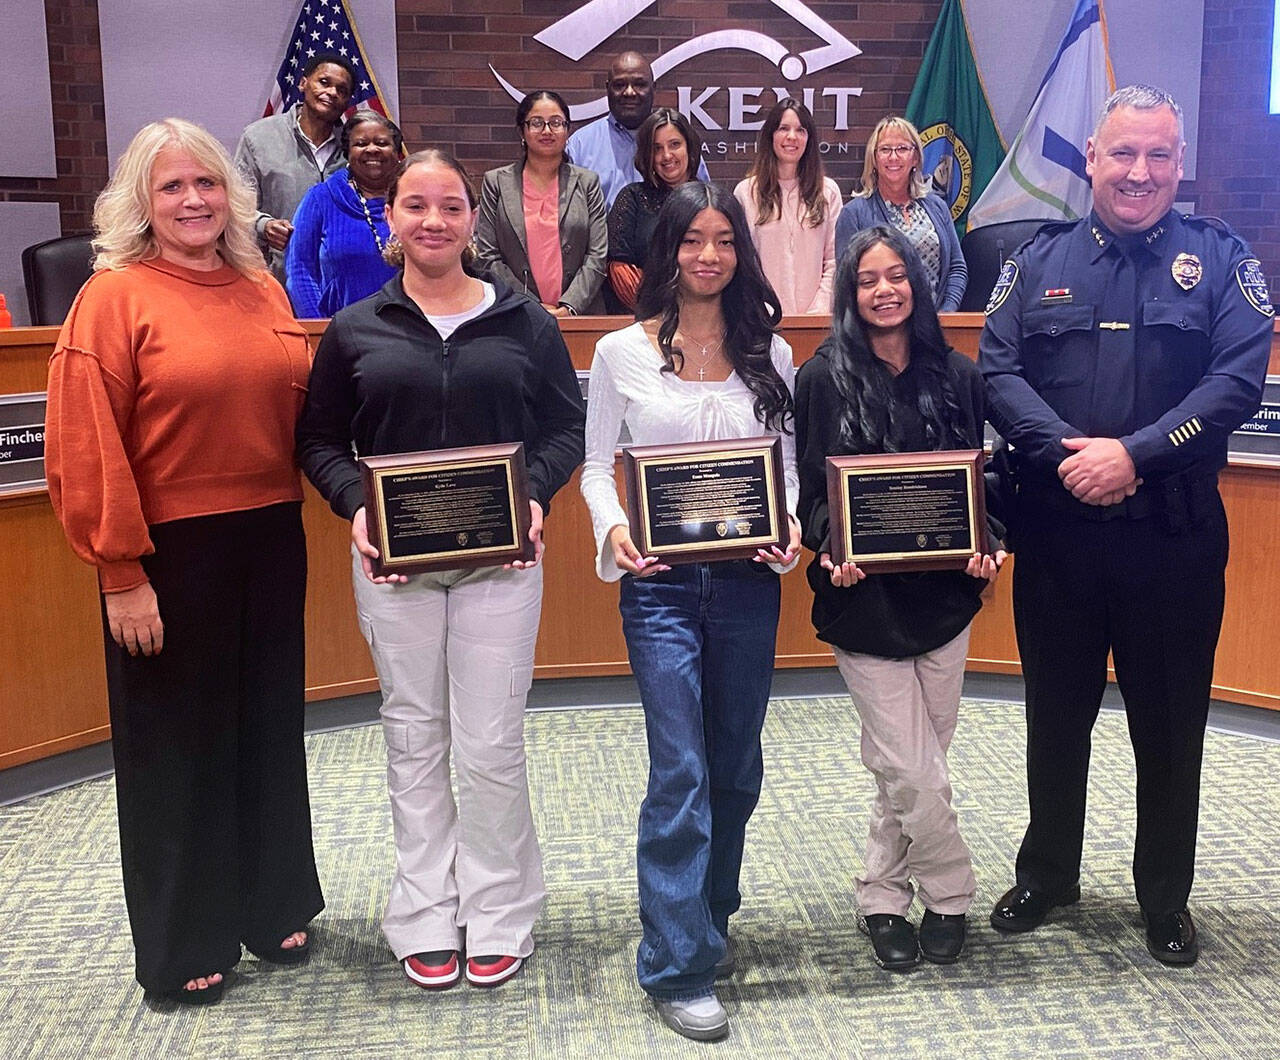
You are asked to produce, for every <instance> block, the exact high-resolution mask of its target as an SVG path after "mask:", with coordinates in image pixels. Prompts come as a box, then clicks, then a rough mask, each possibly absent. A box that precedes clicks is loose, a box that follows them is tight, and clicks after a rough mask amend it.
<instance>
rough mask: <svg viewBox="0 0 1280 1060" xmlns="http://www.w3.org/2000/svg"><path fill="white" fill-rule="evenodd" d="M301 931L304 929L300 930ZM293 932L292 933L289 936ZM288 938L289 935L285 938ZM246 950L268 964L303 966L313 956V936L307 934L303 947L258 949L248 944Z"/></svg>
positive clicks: (263, 947)
mask: <svg viewBox="0 0 1280 1060" xmlns="http://www.w3.org/2000/svg"><path fill="white" fill-rule="evenodd" d="M298 930H299V931H301V930H302V928H299V929H298ZM292 934H293V932H292V931H290V932H289V935H292ZM285 937H286V938H288V935H286V936H285ZM244 946H245V949H247V950H248V951H249V952H250V953H252V954H253V955H254V956H255V957H257V958H258V960H260V961H266V962H267V963H268V964H302V962H303V961H305V960H306V959H307V958H308V957H310V956H311V935H310V933H308V934H307V941H306V942H304V943H303V944H302V945H301V946H290V947H289V948H288V949H285V948H284V947H283V946H262V947H258V946H255V945H251V944H250V943H248V942H246V943H245V944H244Z"/></svg>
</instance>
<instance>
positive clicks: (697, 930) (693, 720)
mask: <svg viewBox="0 0 1280 1060" xmlns="http://www.w3.org/2000/svg"><path fill="white" fill-rule="evenodd" d="M636 315H637V318H638V319H637V323H635V324H632V325H631V326H630V327H627V328H623V329H622V330H621V331H616V332H614V333H613V334H611V335H606V336H605V337H604V338H602V339H601V340H600V342H599V343H598V344H597V346H596V354H595V360H594V362H593V363H592V366H591V385H590V391H589V398H588V401H587V457H586V462H585V463H584V465H583V471H582V494H583V496H584V497H585V498H586V501H587V506H588V507H589V508H590V510H591V518H592V522H593V524H594V527H595V534H596V542H597V546H598V557H597V569H598V571H599V574H600V577H601V578H602V579H604V580H605V581H615V580H618V579H619V578H620V579H621V582H622V584H621V587H620V604H619V609H620V611H621V613H622V623H623V632H624V634H625V635H626V639H627V651H628V655H629V657H630V661H631V669H632V672H633V673H634V674H635V676H636V681H637V683H638V684H639V686H640V699H641V703H642V705H643V707H644V713H645V728H646V733H647V737H648V745H649V784H648V792H647V794H646V796H645V800H644V803H643V805H642V806H641V808H640V824H639V839H638V842H637V847H636V869H637V874H638V877H639V891H640V920H641V924H642V927H643V937H642V939H641V942H640V946H639V951H638V953H637V959H636V970H637V974H638V977H639V980H640V985H641V986H642V987H643V988H644V989H645V991H647V992H648V993H649V994H650V996H652V997H653V999H654V1001H655V1002H656V1004H657V1006H658V1012H659V1014H660V1016H661V1018H662V1019H663V1021H664V1022H665V1023H667V1025H668V1026H670V1027H671V1028H672V1029H673V1030H675V1031H677V1032H678V1033H680V1034H684V1035H685V1036H687V1037H690V1038H697V1039H703V1040H710V1039H714V1038H720V1037H723V1036H724V1035H725V1034H727V1033H728V1030H729V1023H728V1017H727V1016H726V1015H725V1011H724V1008H723V1007H722V1006H721V1005H720V1003H719V1001H718V1000H717V999H716V996H715V992H714V989H713V983H714V980H715V979H716V978H717V977H722V976H726V975H731V974H732V971H733V957H732V951H731V950H730V949H729V948H728V937H729V916H730V915H731V914H732V913H734V912H735V911H736V910H737V908H738V906H739V905H740V903H741V896H740V894H739V892H738V876H739V870H740V868H741V862H742V850H743V844H744V840H745V835H746V825H747V821H748V819H749V818H750V816H751V812H752V810H753V809H754V808H755V804H756V801H757V799H758V797H759V794H760V782H761V778H762V775H763V764H762V758H761V751H760V729H761V726H762V725H763V723H764V711H765V704H766V703H767V701H768V698H769V686H770V681H771V679H772V676H773V655H774V641H775V638H776V635H777V626H778V607H779V599H780V585H779V580H778V572H779V571H781V570H786V569H789V568H790V567H791V566H793V565H794V564H795V560H796V556H797V555H798V552H799V547H800V541H799V533H798V528H797V525H796V523H795V520H794V518H792V519H791V520H790V530H791V533H790V540H789V542H788V544H787V547H786V549H785V550H783V549H777V548H774V549H771V550H769V551H768V552H765V551H763V550H761V551H760V552H758V553H757V555H756V557H755V558H754V559H752V560H725V561H720V562H713V563H688V564H684V565H680V566H670V565H668V564H665V563H663V562H662V557H661V556H642V555H641V554H640V553H639V551H638V550H637V548H636V546H635V544H634V542H633V541H632V540H631V536H630V534H629V531H628V526H627V515H626V512H625V511H624V510H623V507H622V505H621V504H620V503H619V500H618V494H617V488H616V486H615V483H614V452H615V449H616V447H617V444H618V439H619V435H620V431H621V428H622V425H623V424H624V423H625V424H626V425H627V427H628V428H629V429H630V432H631V438H632V440H633V441H634V442H635V443H636V444H640V445H646V444H655V443H672V442H695V441H706V440H720V439H729V438H752V437H759V436H761V435H766V434H777V435H781V438H782V449H783V462H784V466H785V479H786V494H787V509H788V512H792V513H793V512H794V510H795V501H796V494H797V492H798V482H797V478H796V471H795V443H794V440H793V436H792V433H791V428H790V420H791V418H792V397H791V391H792V380H793V378H794V374H795V373H794V368H793V366H792V362H791V349H790V347H789V346H788V345H787V344H786V343H785V342H783V341H782V339H781V338H779V337H778V336H777V335H776V334H775V333H774V328H775V327H776V326H777V323H778V320H779V318H780V313H779V311H778V309H777V298H776V296H775V295H774V294H773V292H772V290H770V288H769V285H768V281H767V280H766V279H765V278H764V275H763V273H762V272H761V271H760V265H759V262H758V260H757V258H756V254H755V250H754V248H753V246H752V243H751V238H750V236H749V235H748V233H747V225H746V218H745V217H744V216H743V213H742V209H741V207H739V205H738V203H737V202H736V201H735V200H734V199H733V197H732V196H730V195H729V194H728V193H727V192H725V191H723V190H721V189H719V188H716V187H713V186H711V185H707V184H701V183H691V184H684V185H682V186H681V187H679V188H676V189H675V190H674V191H673V192H672V193H671V195H670V197H669V198H668V199H667V201H666V202H665V203H664V204H663V206H662V209H661V211H660V212H659V214H658V224H657V231H656V232H655V235H654V240H653V245H652V248H651V250H650V256H649V267H647V268H646V269H645V274H644V281H643V283H642V284H641V287H640V290H639V295H638V301H637V313H636Z"/></svg>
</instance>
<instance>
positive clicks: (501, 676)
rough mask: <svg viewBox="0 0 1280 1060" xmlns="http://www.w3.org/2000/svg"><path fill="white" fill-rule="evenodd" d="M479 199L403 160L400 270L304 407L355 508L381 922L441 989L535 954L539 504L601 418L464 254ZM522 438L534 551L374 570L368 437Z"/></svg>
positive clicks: (469, 442) (347, 315)
mask: <svg viewBox="0 0 1280 1060" xmlns="http://www.w3.org/2000/svg"><path fill="white" fill-rule="evenodd" d="M476 206H477V202H476V195H475V190H474V188H473V187H472V185H471V182H470V179H469V178H468V176H467V174H466V171H465V170H463V169H462V167H461V166H460V165H459V164H458V162H457V161H456V160H455V159H454V158H452V157H451V156H449V155H447V154H445V153H444V152H442V151H420V152H418V153H417V154H414V155H410V156H409V157H408V158H407V159H405V161H404V164H403V165H402V166H401V167H400V170H399V172H398V173H397V175H396V177H395V179H394V180H393V181H392V183H391V186H390V188H389V189H388V191H387V223H388V225H389V227H390V230H391V237H392V240H393V243H392V246H391V249H393V251H394V259H395V263H396V264H402V265H403V268H402V270H400V271H398V272H397V273H396V275H395V276H394V277H392V279H391V280H389V281H388V282H387V284H386V285H385V286H384V287H383V288H382V290H380V291H379V292H378V293H376V294H374V295H371V296H369V297H368V298H366V299H364V300H363V301H360V302H357V303H355V304H354V305H351V306H348V307H347V308H346V309H342V310H340V311H339V312H338V313H337V314H336V315H335V316H334V318H333V321H332V323H331V324H330V325H329V327H328V329H327V330H326V331H325V334H324V337H323V338H322V339H321V340H320V346H319V348H318V349H317V351H316V359H315V365H314V367H313V368H312V372H311V381H310V389H309V392H308V394H307V400H306V405H305V406H304V408H303V413H302V420H301V422H300V423H299V425H298V455H299V459H300V462H301V464H302V469H303V470H304V471H305V472H306V474H307V477H308V478H309V479H310V480H311V481H312V483H314V484H315V486H316V488H317V489H318V490H319V491H320V492H321V494H323V496H324V497H325V499H326V500H328V501H329V504H330V505H331V507H332V508H333V510H334V511H335V512H337V513H338V514H339V515H340V516H342V517H343V518H344V519H348V520H350V521H351V540H352V575H353V582H354V588H355V598H356V612H357V617H358V618H359V621H360V628H361V630H362V631H363V633H364V635H365V638H366V639H367V640H368V642H369V651H370V654H371V655H372V656H373V661H374V665H375V666H376V668H377V671H378V679H379V682H380V683H381V685H382V710H381V714H382V726H383V732H384V734H385V736H386V742H387V781H388V787H389V789H390V795H391V811H392V821H393V824H394V826H395V843H396V875H395V878H394V880H393V881H392V884H391V895H390V897H389V899H388V901H387V908H386V913H385V914H384V916H383V920H382V930H383V934H384V935H385V936H386V938H387V942H388V943H389V944H390V946H391V948H392V950H393V951H394V952H395V955H396V958H397V960H399V961H400V962H401V964H402V965H403V968H404V972H405V975H406V976H407V977H408V978H409V980H410V981H411V982H413V983H415V984H417V985H418V986H421V987H430V988H440V987H447V986H451V985H453V984H454V983H455V982H457V981H458V979H459V977H460V975H461V972H462V969H461V963H462V961H461V955H462V953H463V951H465V952H466V976H467V978H468V979H469V980H470V981H471V982H473V983H477V984H479V985H482V986H496V985H497V984H498V983H500V982H502V981H503V980H505V979H508V978H510V977H511V976H512V975H514V974H516V972H518V971H519V970H520V967H521V964H522V963H523V962H524V960H525V959H526V958H527V957H528V956H529V955H530V954H531V953H532V952H533V924H534V921H535V920H536V919H537V917H538V913H539V911H540V910H541V908H542V900H543V895H544V891H543V880H542V861H541V856H540V854H539V851H538V840H537V837H536V835H535V834H534V828H533V816H532V813H531V811H530V805H529V787H528V781H527V778H526V775H525V756H524V729H523V724H524V706H525V699H526V696H527V694H528V691H529V686H530V683H531V681H532V678H533V650H534V642H535V641H536V639H537V635H538V620H539V617H540V613H541V606H542V566H541V563H540V562H539V561H540V560H541V557H542V518H543V516H544V515H545V514H546V512H547V509H548V507H549V505H550V501H551V497H552V495H553V494H554V493H555V492H556V490H558V489H559V488H560V487H561V486H563V485H564V483H565V481H566V480H567V479H568V478H569V476H570V475H571V474H572V473H573V469H574V468H575V467H577V465H578V464H579V463H581V461H582V446H583V423H584V419H585V412H584V409H583V406H582V398H581V394H580V392H579V389H578V382H577V377H576V376H575V374H574V371H573V365H572V363H571V362H570V360H569V351H568V350H567V349H566V348H565V344H564V340H563V339H562V338H561V337H560V330H559V327H558V326H557V324H556V322H555V320H554V319H553V318H552V317H551V316H550V315H549V314H548V313H547V311H546V310H545V309H543V308H542V307H541V306H540V305H539V304H538V303H537V302H536V301H534V300H533V299H532V298H530V297H529V296H528V295H525V294H523V293H518V292H515V291H512V290H511V289H510V288H509V287H507V286H506V285H504V284H503V283H501V282H500V281H499V282H497V283H487V282H484V281H482V280H479V279H477V278H476V277H475V276H473V275H471V274H470V272H468V271H467V268H466V266H468V265H469V264H470V261H471V253H472V252H471V250H470V249H469V244H470V240H471V237H472V234H473V232H474V231H475V223H476V216H477V212H476ZM517 441H518V442H523V443H524V448H525V460H526V464H527V466H528V472H529V496H530V502H529V504H530V514H531V518H532V523H531V526H530V531H529V537H530V539H531V540H532V542H533V544H534V546H535V549H536V552H535V556H536V558H535V559H533V560H530V561H527V562H525V561H520V560H517V561H515V562H514V563H512V564H509V565H508V566H507V567H505V568H503V567H482V568H480V569H478V570H470V571H467V570H446V571H436V572H431V573H426V574H418V575H414V576H413V577H409V578H406V577H405V576H404V575H389V576H387V577H381V576H377V577H375V575H374V573H373V569H372V567H371V565H370V560H371V559H372V558H375V557H376V556H377V551H376V549H375V548H374V547H373V546H372V545H371V544H370V542H369V537H368V534H367V530H366V520H365V508H364V492H363V489H362V488H361V483H360V472H359V468H358V466H357V464H356V456H357V455H359V456H375V455H379V454H387V453H405V452H417V451H420V450H425V449H448V448H454V447H458V446H476V445H488V444H494V443H498V442H517ZM353 449H354V451H353ZM450 758H452V760H453V766H454V771H455V772H456V774H457V791H458V794H457V799H456V802H455V799H454V795H453V789H452V786H451V782H450Z"/></svg>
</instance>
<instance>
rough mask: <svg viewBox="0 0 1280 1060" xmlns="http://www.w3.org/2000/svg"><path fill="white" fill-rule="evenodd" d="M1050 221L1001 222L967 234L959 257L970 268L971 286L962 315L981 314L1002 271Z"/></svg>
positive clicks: (968, 288) (962, 304)
mask: <svg viewBox="0 0 1280 1060" xmlns="http://www.w3.org/2000/svg"><path fill="white" fill-rule="evenodd" d="M1047 223H1048V221H1047V219H1046V220H1043V221H1002V222H1001V223H1000V224H994V225H983V226H982V227H981V228H974V229H972V230H971V231H969V232H966V233H965V234H964V239H962V240H960V253H962V254H963V255H964V263H965V264H966V265H968V266H969V285H968V286H967V287H966V288H965V291H964V298H962V299H961V300H960V312H962V313H981V312H982V311H983V310H984V309H985V308H986V307H987V299H988V298H989V297H991V288H993V287H994V286H995V285H996V279H997V277H999V275H1000V269H1001V268H1002V267H1003V266H1004V263H1005V261H1006V260H1007V259H1008V258H1009V257H1010V256H1011V255H1012V254H1013V252H1014V251H1015V250H1017V249H1018V248H1019V247H1020V246H1022V244H1023V243H1025V242H1026V241H1027V240H1028V239H1030V238H1031V237H1032V236H1033V235H1035V234H1036V232H1038V231H1039V230H1040V226H1041V225H1043V224H1047Z"/></svg>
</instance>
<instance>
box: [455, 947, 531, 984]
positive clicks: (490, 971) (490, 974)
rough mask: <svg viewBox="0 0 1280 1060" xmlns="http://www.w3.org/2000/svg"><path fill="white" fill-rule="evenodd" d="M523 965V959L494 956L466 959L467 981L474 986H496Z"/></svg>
mask: <svg viewBox="0 0 1280 1060" xmlns="http://www.w3.org/2000/svg"><path fill="white" fill-rule="evenodd" d="M523 965H524V958H523V957H507V956H503V955H501V954H498V955H496V956H488V955H486V956H482V957H468V958H467V981H468V982H471V983H475V985H476V986H497V985H498V984H499V983H505V982H506V981H507V980H508V979H510V978H511V977H512V976H513V975H515V974H516V972H518V971H520V969H521V967H522V966H523Z"/></svg>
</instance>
